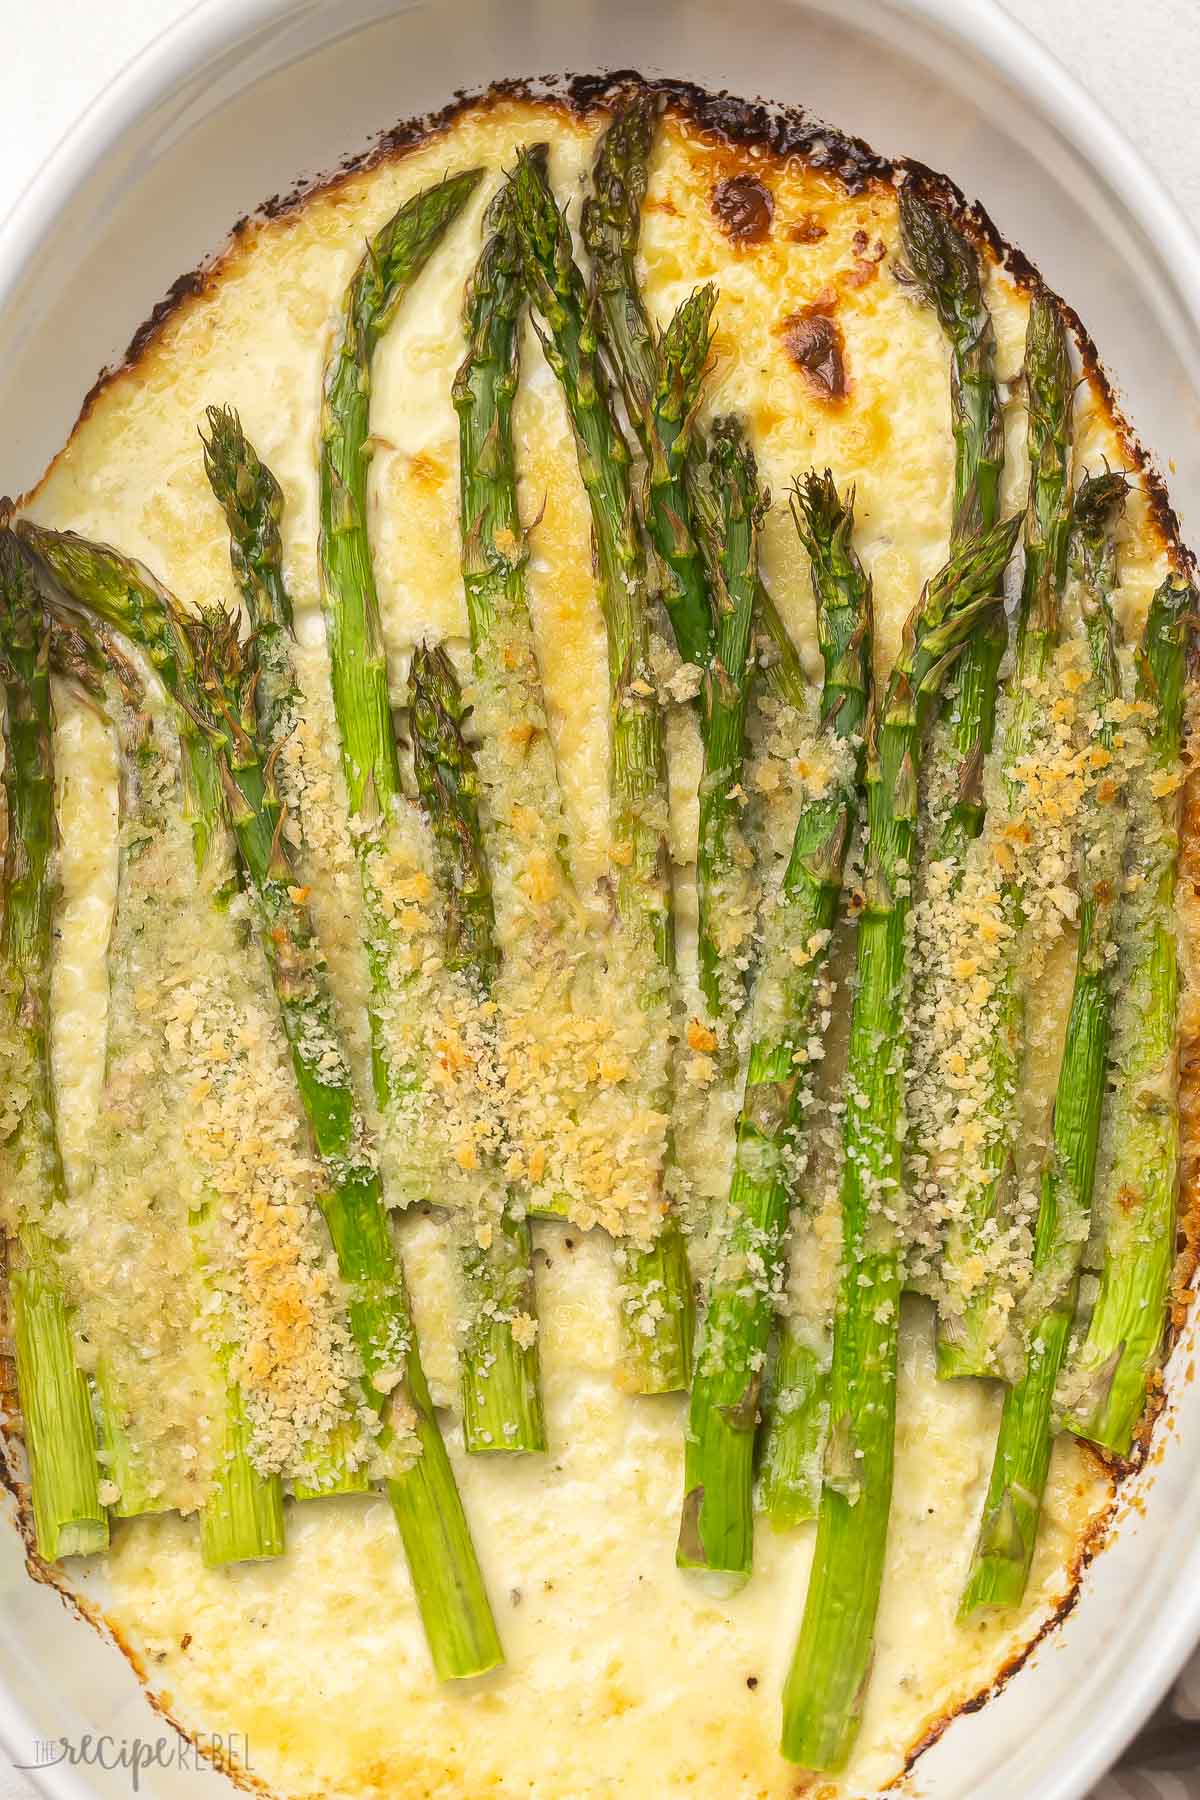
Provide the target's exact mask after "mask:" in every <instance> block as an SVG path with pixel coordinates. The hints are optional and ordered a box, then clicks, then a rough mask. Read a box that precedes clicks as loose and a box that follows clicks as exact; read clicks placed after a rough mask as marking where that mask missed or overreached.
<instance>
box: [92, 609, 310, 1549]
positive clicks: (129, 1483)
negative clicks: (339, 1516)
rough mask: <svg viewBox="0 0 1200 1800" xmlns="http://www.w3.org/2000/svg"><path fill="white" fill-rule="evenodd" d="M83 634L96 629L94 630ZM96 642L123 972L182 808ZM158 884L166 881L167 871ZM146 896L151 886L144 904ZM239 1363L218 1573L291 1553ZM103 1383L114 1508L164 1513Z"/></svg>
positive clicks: (215, 885)
mask: <svg viewBox="0 0 1200 1800" xmlns="http://www.w3.org/2000/svg"><path fill="white" fill-rule="evenodd" d="M83 628H84V629H85V630H86V629H88V627H87V625H86V623H85V624H84V627H83ZM96 644H97V648H98V650H99V651H100V652H101V654H102V655H103V659H104V663H105V666H106V668H107V670H108V677H109V678H108V681H107V684H106V685H107V689H108V694H107V704H108V711H109V714H110V716H111V717H112V719H113V722H114V725H115V728H116V736H117V744H118V750H119V759H120V774H121V781H120V846H121V847H120V854H119V859H118V874H117V904H116V922H115V925H114V930H113V940H112V943H111V945H110V949H109V967H110V971H115V970H116V969H117V968H119V967H121V966H122V965H124V964H126V963H128V962H130V961H131V960H132V959H133V958H134V956H135V955H136V947H137V945H138V941H139V939H140V937H141V934H142V932H143V930H144V918H143V916H142V915H141V913H140V911H139V908H138V906H137V904H136V902H135V900H134V895H135V893H136V891H137V889H138V888H139V886H140V885H141V873H142V860H143V857H142V853H143V851H144V849H145V846H146V844H147V842H149V841H151V840H153V839H160V838H161V837H162V836H163V835H164V834H165V829H166V816H165V815H166V809H167V807H168V806H170V805H171V804H172V803H173V802H174V803H175V804H178V799H177V796H176V793H175V790H176V786H177V775H176V773H175V771H174V769H173V767H172V764H171V759H170V757H169V754H168V753H167V752H166V750H165V749H164V747H163V745H162V743H161V741H160V737H159V733H160V732H161V730H162V725H161V722H159V721H156V720H154V719H152V718H151V716H150V714H149V713H148V711H147V709H146V705H145V695H144V691H143V688H142V684H141V682H140V680H139V678H138V676H137V674H136V672H135V671H134V669H133V667H132V665H131V664H130V663H129V662H128V660H127V659H126V658H125V657H124V656H123V655H122V653H121V652H120V650H119V649H118V647H117V645H116V644H115V643H113V642H112V640H111V638H110V637H109V636H108V634H107V633H106V632H104V631H100V632H98V633H97V635H96ZM206 791H209V790H208V789H207V787H206ZM205 834H206V837H207V839H208V842H209V844H210V846H212V847H213V849H214V850H215V849H216V846H217V845H218V843H219V842H220V841H221V839H222V837H223V822H222V820H221V819H220V818H216V819H213V820H209V821H205ZM216 860H217V862H218V866H217V867H214V868H212V869H202V870H199V871H197V872H196V878H195V879H196V887H195V889H190V890H189V892H188V895H187V899H186V902H185V903H186V904H189V905H190V904H193V903H194V902H195V900H196V899H198V898H199V899H201V900H202V903H207V904H209V905H210V906H213V907H215V908H217V909H221V908H223V907H224V905H225V895H224V892H223V882H224V876H225V871H224V869H223V868H222V867H220V866H219V862H220V859H216ZM150 879H151V880H152V881H157V880H161V868H160V867H159V866H158V865H155V867H154V872H153V874H152V875H151V877H150ZM197 890H198V891H197ZM145 897H146V895H145V889H144V887H143V888H142V896H141V898H142V899H143V900H144V899H145ZM163 898H164V897H163V896H162V895H161V894H156V895H155V897H154V902H155V903H156V904H158V905H159V906H160V907H161V905H162V903H163ZM110 979H111V975H110ZM116 1010H117V1009H116V1008H114V1007H113V1005H112V1004H111V1002H110V1037H109V1052H110V1057H111V1053H112V1048H113V1044H112V1030H113V1026H112V1015H113V1013H114V1012H115V1011H116ZM213 1211H214V1202H213V1200H212V1198H211V1196H210V1197H208V1198H207V1199H206V1200H205V1203H204V1204H203V1205H202V1206H201V1207H199V1208H198V1209H197V1211H196V1212H195V1214H194V1215H193V1217H192V1219H191V1226H192V1232H193V1238H194V1243H195V1249H196V1260H197V1263H198V1266H199V1269H200V1272H201V1276H202V1278H203V1274H204V1270H205V1268H206V1266H207V1248H206V1245H207V1241H208V1235H209V1232H210V1231H211V1229H212V1214H213ZM232 1360H233V1349H232V1346H231V1345H229V1344H218V1346H217V1348H216V1361H217V1365H218V1370H219V1373H220V1377H221V1383H222V1386H223V1388H224V1418H223V1421H222V1424H221V1426H220V1428H219V1430H218V1433H217V1440H218V1441H217V1454H216V1459H215V1466H214V1470H213V1486H212V1491H211V1493H210V1495H209V1497H208V1499H207V1500H206V1501H205V1503H204V1506H203V1507H202V1509H201V1514H200V1543H201V1553H202V1555H203V1559H204V1561H205V1563H206V1564H208V1566H209V1567H220V1566H221V1565H223V1564H226V1563H233V1562H244V1561H256V1560H259V1559H262V1558H267V1557H272V1556H279V1555H282V1553H283V1547H284V1520H283V1488H282V1483H281V1481H280V1479H279V1477H278V1476H277V1475H276V1476H263V1475H261V1474H260V1473H259V1472H258V1471H257V1470H256V1469H255V1467H254V1464H253V1462H252V1460H251V1454H250V1451H251V1441H250V1426H249V1421H248V1420H247V1417H246V1412H245V1407H244V1403H243V1400H242V1395H241V1392H240V1390H239V1388H238V1385H237V1383H236V1381H234V1380H233V1379H231V1377H230V1366H231V1363H232ZM97 1380H98V1384H99V1386H100V1389H101V1392H102V1393H103V1394H105V1397H106V1405H105V1408H104V1415H103V1424H104V1440H105V1449H106V1452H107V1453H108V1456H109V1460H110V1472H111V1473H112V1475H113V1478H114V1480H115V1482H116V1484H117V1486H118V1487H119V1488H120V1490H121V1493H120V1499H119V1500H118V1501H117V1502H116V1503H115V1505H114V1511H116V1512H117V1513H118V1514H120V1515H122V1516H130V1515H132V1514H136V1513H140V1512H145V1511H155V1510H159V1509H160V1508H161V1502H159V1503H158V1505H157V1506H156V1505H155V1504H154V1502H153V1501H152V1500H150V1499H149V1497H148V1496H147V1494H146V1491H145V1477H144V1470H143V1468H142V1466H141V1457H140V1456H139V1454H138V1446H137V1444H136V1442H135V1441H132V1440H131V1438H130V1434H128V1433H127V1432H126V1431H125V1430H124V1428H123V1426H122V1425H121V1424H120V1393H119V1389H118V1387H117V1386H116V1385H115V1384H113V1385H112V1386H111V1389H110V1386H109V1384H108V1383H107V1382H106V1380H105V1368H104V1363H103V1361H101V1363H100V1365H99V1368H98V1371H97Z"/></svg>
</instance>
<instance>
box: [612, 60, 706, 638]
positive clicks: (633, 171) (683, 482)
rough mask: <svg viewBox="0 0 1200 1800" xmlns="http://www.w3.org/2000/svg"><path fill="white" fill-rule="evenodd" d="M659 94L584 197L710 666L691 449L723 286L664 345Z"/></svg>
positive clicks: (683, 634) (625, 126)
mask: <svg viewBox="0 0 1200 1800" xmlns="http://www.w3.org/2000/svg"><path fill="white" fill-rule="evenodd" d="M657 120H658V101H657V99H656V98H655V96H654V95H652V94H641V95H639V96H638V97H637V99H635V100H634V101H632V102H631V104H630V105H628V106H626V107H625V108H623V109H622V111H621V112H619V113H618V114H617V115H616V117H615V118H614V120H613V122H612V124H611V125H610V126H609V128H608V130H607V131H606V132H605V134H604V136H603V137H602V138H601V140H600V147H599V150H598V152H597V155H596V162H595V167H594V169H593V172H592V192H591V193H590V194H589V195H588V196H587V198H586V199H585V200H584V203H583V213H582V219H581V225H582V233H583V241H584V245H585V247H586V249H587V252H588V255H589V256H590V257H591V259H592V293H593V297H594V301H595V304H596V310H597V324H598V328H599V329H600V331H601V334H602V336H603V340H604V344H605V348H606V349H607V350H608V352H609V355H610V358H611V361H612V364H613V369H614V371H615V373H616V376H617V379H618V380H619V382H620V384H621V388H622V391H623V393H624V396H625V401H626V405H627V406H628V409H629V418H630V421H631V423H632V425H633V428H634V430H635V431H636V433H637V436H638V440H639V442H640V444H641V446H642V451H643V454H644V455H645V457H646V462H647V494H646V528H647V530H648V532H649V534H650V540H651V542H652V543H653V545H654V548H655V550H656V551H657V552H658V555H659V557H660V558H661V561H662V565H663V568H664V570H665V571H666V577H667V580H666V586H665V588H664V590H663V602H664V604H665V606H666V609H667V612H668V614H669V616H670V619H671V625H672V628H673V629H674V632H675V641H676V643H677V645H678V646H679V654H680V655H681V656H682V658H683V660H684V662H689V663H695V664H696V665H697V666H698V667H700V668H704V667H706V666H707V663H708V659H709V655H710V653H711V651H712V648H713V640H714V617H713V609H712V606H711V604H710V601H709V592H708V578H707V573H706V570H705V567H704V557H703V555H702V553H701V548H700V544H699V541H698V537H697V534H696V531H695V529H694V527H693V523H692V516H691V504H690V500H689V497H688V491H687V462H688V453H689V450H690V449H691V447H692V437H693V422H694V416H695V409H696V401H697V399H698V397H699V389H700V382H701V380H702V378H703V375H704V366H705V364H706V362H707V360H708V351H709V343H710V333H709V327H710V321H711V318H712V310H713V306H714V304H715V302H716V290H715V289H714V288H713V286H712V284H711V283H709V285H708V286H707V287H703V288H700V289H699V290H698V291H697V292H696V293H694V294H693V295H692V296H691V298H690V299H689V300H686V301H685V302H684V304H683V305H682V306H681V307H680V309H679V311H678V312H677V313H676V315H675V317H674V319H673V320H672V322H671V327H670V331H669V333H668V337H669V339H670V347H669V351H668V346H667V343H666V342H665V341H664V343H663V345H662V347H661V352H660V346H659V344H658V342H657V338H656V334H655V331H654V327H653V326H652V325H651V323H650V319H649V316H648V314H647V312H646V307H645V302H644V301H643V299H642V295H641V291H640V288H639V286H638V279H637V268H636V262H635V259H636V256H637V247H638V239H639V237H640V235H641V216H642V213H641V209H642V202H643V200H644V199H645V197H646V176H647V164H648V161H649V157H650V149H651V145H652V144H653V141H654V132H655V127H656V124H657Z"/></svg>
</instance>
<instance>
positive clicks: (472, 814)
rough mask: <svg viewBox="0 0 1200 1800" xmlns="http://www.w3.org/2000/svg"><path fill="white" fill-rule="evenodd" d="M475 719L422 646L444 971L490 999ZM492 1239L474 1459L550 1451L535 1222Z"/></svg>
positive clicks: (472, 1430) (421, 778)
mask: <svg viewBox="0 0 1200 1800" xmlns="http://www.w3.org/2000/svg"><path fill="white" fill-rule="evenodd" d="M467 710H468V709H467V708H466V707H465V706H464V704H463V699H462V694H461V691H460V689H459V685H458V680H457V677H456V676H455V673H454V669H453V666H452V664H451V662H450V659H449V657H448V656H447V655H446V653H445V651H444V650H442V649H440V648H438V649H436V650H430V649H428V648H427V647H426V646H424V645H419V646H418V647H417V649H416V650H415V651H414V652H413V659H412V667H411V670H410V672H409V717H410V719H411V721H412V735H413V758H414V765H415V769H416V777H417V788H418V791H419V792H420V795H421V799H422V802H423V804H424V807H425V811H426V815H427V817H428V819H429V821H430V824H431V826H432V828H433V832H434V837H435V840H436V843H437V849H438V865H439V873H440V875H441V884H442V890H443V894H444V896H445V909H446V925H445V946H446V963H447V967H448V968H450V969H456V970H461V971H463V972H465V973H466V974H467V975H468V976H469V977H470V979H471V982H472V985H473V986H474V988H475V989H476V991H477V992H478V993H479V994H480V995H481V996H484V997H486V996H487V995H488V994H489V993H490V991H491V987H492V981H493V978H494V976H495V973H496V969H497V966H498V964H499V960H500V958H499V951H498V949H497V945H496V929H495V927H496V920H495V911H494V908H493V905H492V892H491V886H490V882H489V879H488V870H487V862H486V859H485V857H484V851H483V841H482V829H481V826H480V821H479V804H478V780H477V776H476V772H475V763H474V758H473V756H472V755H471V752H470V750H469V748H468V746H467V744H466V741H465V739H464V737H463V729H462V728H463V721H464V719H465V717H466V713H467ZM485 1229H486V1232H487V1235H488V1242H487V1243H486V1245H482V1244H480V1243H479V1242H478V1241H476V1242H475V1243H472V1244H468V1246H467V1248H466V1251H465V1253H464V1269H465V1273H466V1278H467V1287H468V1293H469V1295H470V1299H471V1304H470V1306H469V1307H468V1325H467V1338H466V1342H465V1344H464V1345H463V1352H462V1397H463V1432H464V1436H465V1438H466V1442H467V1447H468V1449H471V1450H475V1451H488V1450H509V1451H514V1450H544V1449H545V1448H546V1424H545V1419H544V1418H543V1415H542V1399H541V1389H540V1384H539V1368H538V1350H537V1339H536V1336H534V1335H532V1333H533V1330H534V1323H533V1322H534V1304H535V1303H534V1291H533V1243H532V1239H531V1235H530V1229H529V1221H528V1219H527V1218H524V1217H518V1216H517V1214H516V1213H515V1212H514V1210H513V1208H512V1207H511V1206H505V1205H501V1206H500V1207H499V1209H498V1216H497V1218H496V1220H495V1222H494V1224H493V1223H492V1222H491V1221H488V1222H487V1225H486V1228H485Z"/></svg>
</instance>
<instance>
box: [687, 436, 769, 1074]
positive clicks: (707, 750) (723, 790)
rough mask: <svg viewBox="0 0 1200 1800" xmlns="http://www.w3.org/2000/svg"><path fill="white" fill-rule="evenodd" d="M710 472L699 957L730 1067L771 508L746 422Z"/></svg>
mask: <svg viewBox="0 0 1200 1800" xmlns="http://www.w3.org/2000/svg"><path fill="white" fill-rule="evenodd" d="M705 471H706V474H707V481H706V483H705V486H704V488H703V489H702V490H701V491H702V492H703V494H704V496H705V498H704V500H703V502H702V507H701V518H702V521H703V527H704V529H705V531H706V533H707V535H708V539H709V544H710V555H709V558H708V561H709V565H710V568H711V571H712V582H713V589H714V593H713V600H714V605H713V615H714V620H715V636H714V639H713V645H712V650H711V652H710V654H709V658H708V661H707V663H706V665H705V669H704V677H703V682H702V685H701V699H700V718H701V725H700V732H701V739H702V742H703V768H702V773H701V776H700V809H699V810H700V824H699V832H698V837H697V851H696V882H697V886H698V889H699V935H698V946H697V955H698V961H699V970H700V991H701V993H702V994H703V996H704V1001H705V1005H706V1006H707V1008H708V1012H709V1016H710V1017H711V1018H712V1019H713V1020H714V1021H720V1022H721V1023H722V1024H723V1025H724V1026H725V1027H726V1030H725V1032H724V1034H723V1035H724V1037H725V1042H724V1044H723V1045H722V1049H723V1052H724V1055H725V1059H726V1060H728V1059H729V1051H730V1048H731V1046H730V1044H729V1041H728V1026H729V1024H730V1023H731V1022H732V1021H734V1020H735V1019H736V1017H737V1013H738V1010H739V1009H740V1007H741V1005H742V997H743V993H744V990H745V985H746V976H745V972H744V968H745V964H746V962H747V960H748V959H747V947H748V944H749V940H750V936H751V929H752V926H753V915H754V907H753V902H752V897H751V895H750V893H749V891H748V884H747V880H746V867H745V865H746V863H747V862H748V861H749V856H748V852H747V848H746V845H745V841H744V839H743V837H742V834H741V829H740V824H739V807H738V796H739V795H740V792H741V775H742V762H743V757H744V753H745V743H746V708H747V705H748V703H749V699H750V683H751V678H752V675H753V669H754V664H753V658H752V653H751V625H752V622H753V618H754V603H755V597H756V594H757V589H758V582H757V574H758V531H759V526H760V524H761V521H762V510H763V501H762V495H761V493H760V491H759V486H758V469H757V466H756V464H755V461H754V453H753V451H752V450H751V449H750V446H749V444H748V443H747V442H746V440H745V436H744V434H743V432H742V429H741V427H740V425H739V424H738V422H737V420H735V419H721V420H719V421H718V422H717V423H716V424H715V425H714V427H713V433H712V440H711V446H710V450H709V456H708V461H707V463H706V465H705ZM697 485H698V486H699V484H697Z"/></svg>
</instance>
